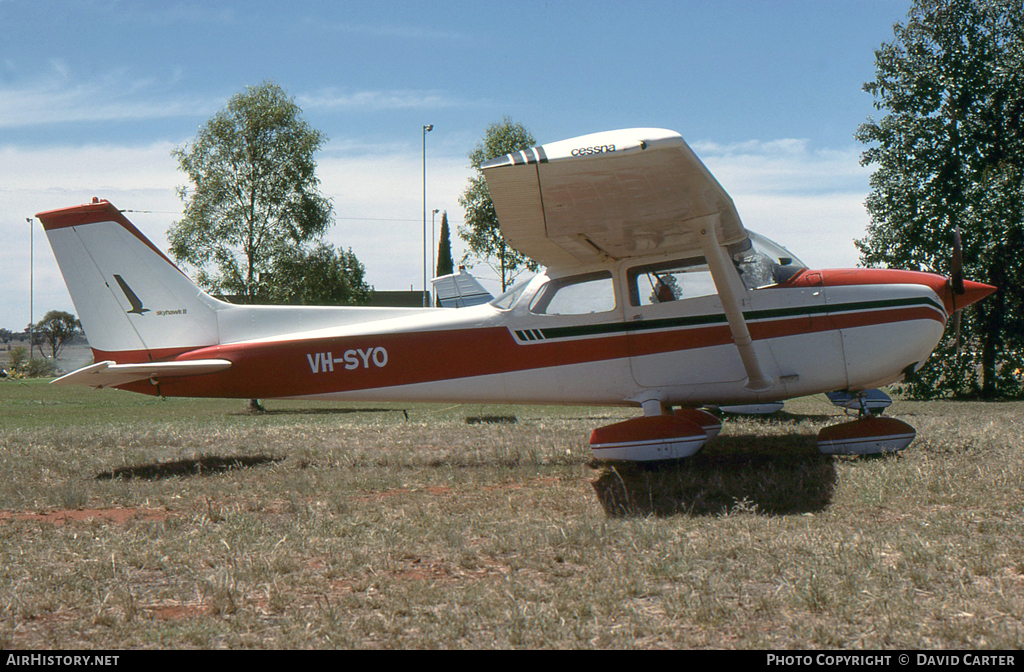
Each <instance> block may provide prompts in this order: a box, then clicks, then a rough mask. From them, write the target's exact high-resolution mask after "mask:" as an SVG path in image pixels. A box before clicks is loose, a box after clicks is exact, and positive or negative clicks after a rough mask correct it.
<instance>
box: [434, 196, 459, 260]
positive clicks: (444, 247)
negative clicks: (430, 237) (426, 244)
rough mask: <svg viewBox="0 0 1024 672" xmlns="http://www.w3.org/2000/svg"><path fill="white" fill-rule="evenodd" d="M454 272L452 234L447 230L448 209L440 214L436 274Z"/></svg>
mask: <svg viewBox="0 0 1024 672" xmlns="http://www.w3.org/2000/svg"><path fill="white" fill-rule="evenodd" d="M454 272H455V261H454V260H453V259H452V235H451V232H450V231H449V230H448V211H447V210H445V211H444V214H442V215H441V235H440V237H439V239H438V243H437V269H436V272H435V275H436V276H441V275H449V274H451V273H454Z"/></svg>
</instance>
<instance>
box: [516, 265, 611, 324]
mask: <svg viewBox="0 0 1024 672" xmlns="http://www.w3.org/2000/svg"><path fill="white" fill-rule="evenodd" d="M609 310H615V285H614V283H613V282H612V274H611V273H610V272H608V271H600V272H598V273H588V274H587V275H577V276H573V277H569V278H559V279H558V280H552V281H551V282H549V283H548V284H547V285H545V286H544V287H543V288H542V289H541V290H540V291H539V292H538V293H537V296H536V297H535V298H534V300H533V303H531V304H530V312H531V313H536V314H538V315H588V314H590V313H605V312H608V311H609Z"/></svg>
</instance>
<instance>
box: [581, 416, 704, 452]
mask: <svg viewBox="0 0 1024 672" xmlns="http://www.w3.org/2000/svg"><path fill="white" fill-rule="evenodd" d="M721 429H722V422H721V421H720V420H719V419H718V418H716V417H715V416H714V415H712V414H711V413H708V412H707V411H701V410H699V409H696V408H677V409H676V410H675V411H673V412H672V413H661V414H660V415H644V416H642V417H639V418H632V419H630V420H625V421H623V422H617V423H615V424H614V425H606V426H605V427H598V428H597V429H595V430H594V431H593V433H591V435H590V449H591V451H592V452H593V454H594V459H595V460H598V461H602V462H604V461H615V462H618V461H626V462H657V461H662V460H678V459H681V458H684V457H690V456H691V455H693V454H695V453H696V452H697V451H699V450H700V449H701V448H703V447H704V444H705V443H707V442H708V441H709V440H711V439H713V438H715V437H716V436H718V432H719V431H721Z"/></svg>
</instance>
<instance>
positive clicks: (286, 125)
mask: <svg viewBox="0 0 1024 672" xmlns="http://www.w3.org/2000/svg"><path fill="white" fill-rule="evenodd" d="M325 141H326V137H325V136H324V135H323V134H322V133H320V132H319V131H317V130H315V129H314V128H312V127H311V126H310V125H309V124H308V123H307V122H306V121H304V120H303V119H302V110H301V109H300V108H299V106H298V105H297V104H296V103H295V101H294V100H293V99H291V98H290V97H289V96H288V95H287V94H286V93H285V91H284V90H283V89H282V88H281V87H280V86H278V85H276V84H274V83H272V82H264V83H263V84H261V85H259V86H253V87H249V88H247V89H246V90H245V91H244V92H242V93H239V94H236V95H235V96H232V97H231V99H230V100H229V101H228V104H227V106H226V107H225V108H224V109H222V110H221V111H219V112H218V113H217V114H215V115H214V116H213V117H212V118H211V119H210V120H209V121H207V122H206V123H205V124H204V125H203V126H202V127H201V128H200V129H199V133H198V135H197V136H196V138H195V139H194V140H193V141H192V142H191V143H187V144H185V145H184V146H182V147H178V148H176V149H175V150H174V151H173V152H172V154H173V156H174V157H175V158H176V159H177V160H178V164H179V166H180V167H181V170H182V171H184V172H185V174H187V175H188V178H189V181H190V183H191V185H190V186H184V187H181V188H179V190H178V194H179V196H180V197H181V198H182V200H183V201H184V202H185V214H184V217H183V218H182V219H181V220H179V221H178V222H175V223H174V224H173V225H172V227H171V229H170V230H169V231H168V236H167V237H168V240H169V242H170V244H171V253H172V254H173V255H174V257H175V259H177V260H178V261H180V262H185V263H187V264H189V265H191V266H193V267H194V268H195V269H196V280H197V282H199V284H200V285H202V286H203V287H204V288H205V289H207V290H209V291H211V292H214V293H218V294H223V295H232V296H235V297H238V298H239V299H240V300H242V301H244V302H247V303H254V302H257V301H261V300H265V297H267V296H268V295H269V294H270V293H271V292H270V288H269V287H267V286H265V285H266V283H267V282H268V280H269V279H270V278H271V277H272V276H273V270H274V267H275V264H276V263H277V261H278V260H279V259H281V258H282V257H284V256H285V255H287V254H288V252H289V251H290V250H292V249H293V248H294V247H295V246H301V245H303V244H304V243H308V242H310V241H314V240H317V239H319V238H320V237H321V236H323V234H324V233H326V231H327V230H328V228H329V227H330V226H331V224H332V220H333V213H332V207H331V202H330V201H329V200H328V199H327V198H326V197H324V196H323V195H322V194H321V193H320V191H319V185H320V182H319V180H318V179H317V177H316V161H315V160H314V154H315V153H316V152H317V151H318V150H319V149H320V148H321V147H322V146H323V144H324V142H325Z"/></svg>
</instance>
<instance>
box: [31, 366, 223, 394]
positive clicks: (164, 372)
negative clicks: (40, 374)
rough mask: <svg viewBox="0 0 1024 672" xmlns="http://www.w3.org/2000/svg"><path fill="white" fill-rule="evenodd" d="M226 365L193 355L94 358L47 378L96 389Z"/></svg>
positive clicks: (219, 369)
mask: <svg viewBox="0 0 1024 672" xmlns="http://www.w3.org/2000/svg"><path fill="white" fill-rule="evenodd" d="M230 366H231V362H229V361H228V360H226V359H196V360H192V361H185V362H146V363H142V364H115V363H114V362H109V361H108V362H97V363H96V364H91V365H89V366H86V367H83V368H81V369H78V370H77V371H72V372H71V373H69V374H67V375H66V376H61V377H60V378H57V379H56V380H53V381H50V384H51V385H87V386H89V387H94V388H97V389H99V388H103V387H112V386H115V385H124V384H125V383H133V382H135V381H136V380H146V379H147V378H154V379H158V378H171V377H175V376H196V375H199V374H201V373H213V372H215V371H223V370H224V369H226V368H228V367H230Z"/></svg>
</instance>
